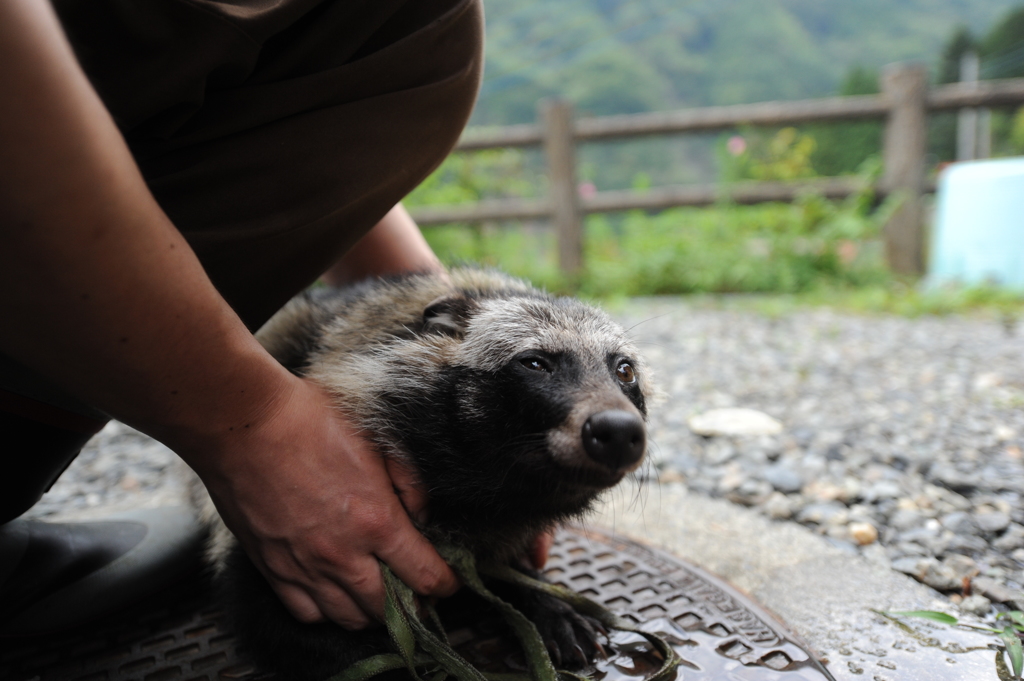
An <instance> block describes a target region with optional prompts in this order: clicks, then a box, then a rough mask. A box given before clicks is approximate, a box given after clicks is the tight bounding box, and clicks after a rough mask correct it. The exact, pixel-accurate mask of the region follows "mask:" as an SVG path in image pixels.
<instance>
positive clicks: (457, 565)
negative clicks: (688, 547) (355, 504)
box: [328, 545, 680, 681]
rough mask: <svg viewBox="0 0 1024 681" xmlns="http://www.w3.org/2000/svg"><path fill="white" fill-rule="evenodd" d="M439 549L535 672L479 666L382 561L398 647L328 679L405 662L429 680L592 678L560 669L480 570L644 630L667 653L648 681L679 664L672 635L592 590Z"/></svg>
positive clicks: (664, 677) (362, 678)
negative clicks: (648, 628)
mask: <svg viewBox="0 0 1024 681" xmlns="http://www.w3.org/2000/svg"><path fill="white" fill-rule="evenodd" d="M437 550H438V552H439V553H440V554H441V556H442V557H443V558H444V559H445V560H446V561H447V562H448V564H449V565H451V566H452V569H453V570H454V571H455V573H456V574H457V575H458V576H459V577H460V578H461V579H462V583H463V585H464V586H465V587H466V588H468V589H469V590H470V591H472V592H473V593H475V594H477V595H478V596H480V597H481V598H483V599H484V600H485V601H487V602H488V603H489V604H491V605H492V606H493V607H494V608H495V609H496V610H497V611H498V612H499V613H500V614H501V615H502V617H504V619H505V621H506V623H507V624H508V625H509V627H510V628H511V629H512V632H513V633H514V634H515V636H516V638H517V639H518V640H519V643H520V645H521V646H522V648H523V654H524V657H525V658H526V665H527V669H528V670H529V674H514V673H513V674H485V673H483V672H481V671H480V670H478V669H477V668H476V667H474V666H473V665H472V664H470V662H469V661H467V660H466V659H465V658H463V657H462V656H461V655H459V654H458V653H457V652H455V650H454V649H453V648H452V647H451V645H450V644H449V643H448V639H447V637H446V636H445V634H444V629H443V628H442V626H441V622H440V620H439V619H438V617H437V612H436V611H435V610H434V609H433V607H431V606H427V612H428V615H429V619H430V622H431V624H432V625H433V626H434V628H435V629H437V633H434V632H433V631H431V630H430V629H429V628H428V627H427V626H426V625H425V624H424V623H423V621H422V620H420V617H419V613H418V611H417V607H416V595H415V594H414V593H413V590H412V589H410V588H409V587H408V586H406V585H405V584H404V583H403V582H402V581H401V580H400V579H398V577H396V576H395V574H394V573H393V572H391V570H390V569H389V568H388V567H387V566H386V565H384V564H383V563H381V575H382V576H383V579H384V623H385V625H386V626H387V630H388V636H389V637H390V638H391V644H392V647H393V648H394V649H395V652H393V653H385V654H381V655H375V656H373V657H370V658H367V659H365V660H361V661H360V662H357V663H355V664H354V665H352V666H351V667H348V668H347V669H345V670H343V671H341V672H340V673H338V674H335V675H334V676H332V677H331V678H330V679H328V681H367V679H370V678H371V677H373V676H376V675H377V674H382V673H384V672H387V671H392V670H395V669H401V668H403V667H404V668H405V669H406V670H408V672H409V674H411V675H412V677H413V679H415V680H416V681H423V677H422V676H421V674H423V675H424V676H429V677H430V678H429V681H445V680H446V679H447V677H449V676H452V677H455V678H456V679H458V681H589V680H588V679H587V678H586V677H583V676H580V675H579V674H574V673H572V672H568V671H564V670H557V669H555V666H554V664H552V662H551V657H550V655H548V651H547V647H546V646H545V645H544V641H543V640H542V639H541V636H540V632H538V631H537V627H536V626H534V624H533V622H531V621H530V620H528V619H527V618H526V616H525V615H523V613H521V612H519V611H518V610H516V609H515V608H514V607H512V605H510V604H509V603H507V602H505V601H504V600H502V599H501V598H499V597H498V596H496V595H495V594H494V593H492V592H491V591H490V590H489V589H488V588H487V587H486V586H485V585H484V582H483V580H482V579H481V578H480V575H485V576H487V577H490V578H492V579H496V580H498V581H502V582H508V583H511V584H515V585H517V586H521V587H525V588H528V589H533V590H535V591H540V592H542V593H545V594H548V595H550V596H554V597H555V598H559V599H561V600H563V601H565V602H566V603H568V604H569V605H571V606H572V607H573V608H574V609H575V610H576V611H577V612H579V613H580V614H583V615H587V616H589V617H592V618H594V619H595V620H597V621H598V622H600V623H601V624H602V625H603V626H605V627H607V628H609V629H620V630H622V631H630V632H635V633H637V634H640V635H641V636H643V637H644V638H646V639H647V640H648V641H649V642H650V643H651V645H653V646H654V649H655V650H657V651H658V653H659V654H660V655H661V656H662V659H663V662H662V664H661V667H660V668H659V669H658V671H656V672H654V674H652V675H651V676H650V677H648V678H647V679H646V681H670V679H671V677H672V674H673V673H674V672H675V669H676V667H678V666H679V663H680V659H679V656H678V655H676V652H675V650H673V648H672V646H671V645H669V644H668V642H667V641H665V640H664V639H662V638H661V637H659V636H657V635H655V634H651V633H648V632H645V631H640V630H639V629H638V628H637V627H635V626H634V625H633V624H632V623H631V622H628V621H626V620H624V619H622V618H621V617H618V616H616V615H615V614H614V613H612V612H611V611H609V610H608V609H607V608H605V607H604V606H603V605H600V604H599V603H596V602H594V601H592V600H590V599H589V598H587V597H586V596H582V595H580V594H578V593H576V592H575V591H572V590H570V589H566V588H564V587H561V586H557V585H555V584H549V583H547V582H542V581H540V580H538V579H533V578H532V577H528V576H527V575H524V574H523V573H521V572H519V571H518V570H515V569H513V568H511V567H509V566H507V565H498V564H486V565H482V566H479V568H478V566H477V564H476V559H475V558H474V556H473V554H472V553H470V552H469V551H467V550H465V549H461V548H457V547H454V546H450V545H448V546H444V545H443V546H438V547H437Z"/></svg>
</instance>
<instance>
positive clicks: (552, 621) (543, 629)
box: [526, 593, 607, 670]
mask: <svg viewBox="0 0 1024 681" xmlns="http://www.w3.org/2000/svg"><path fill="white" fill-rule="evenodd" d="M530 601H531V603H530V605H529V608H528V610H529V612H527V613H526V614H527V616H528V617H529V618H530V620H531V621H533V623H534V625H535V626H536V627H537V631H539V632H540V637H541V640H543V641H544V643H545V645H547V649H548V653H549V654H550V655H551V661H552V662H554V663H555V667H557V668H559V669H569V670H573V669H582V668H584V667H586V666H587V665H589V664H590V663H591V662H593V661H594V660H595V659H596V658H597V657H598V656H601V657H605V650H604V647H603V646H602V645H601V638H602V636H603V635H605V634H607V632H606V631H605V630H604V627H603V626H601V623H600V622H598V621H597V620H595V619H593V618H591V617H587V616H586V615H581V614H580V613H578V612H576V610H574V609H573V607H572V606H571V605H569V604H568V603H566V602H565V601H561V600H559V599H557V598H555V597H553V596H548V595H547V594H538V593H535V594H531V598H530ZM606 640H607V639H606Z"/></svg>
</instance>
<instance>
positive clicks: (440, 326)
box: [423, 294, 476, 336]
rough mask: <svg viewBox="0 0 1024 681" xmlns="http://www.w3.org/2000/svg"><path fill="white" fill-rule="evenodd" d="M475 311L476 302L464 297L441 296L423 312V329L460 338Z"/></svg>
mask: <svg viewBox="0 0 1024 681" xmlns="http://www.w3.org/2000/svg"><path fill="white" fill-rule="evenodd" d="M475 309H476V302H475V301H473V300H470V299H469V298H467V297H466V296H463V295H458V294H456V295H452V296H442V297H440V298H438V299H437V300H435V301H434V302H432V303H431V304H430V305H427V308H426V309H425V310H423V327H424V329H426V330H427V331H440V332H441V333H444V334H447V335H449V336H461V335H462V334H463V333H465V331H466V325H467V323H468V322H469V318H470V317H471V316H472V314H473V311H474V310H475Z"/></svg>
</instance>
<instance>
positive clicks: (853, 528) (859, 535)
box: [849, 523, 878, 546]
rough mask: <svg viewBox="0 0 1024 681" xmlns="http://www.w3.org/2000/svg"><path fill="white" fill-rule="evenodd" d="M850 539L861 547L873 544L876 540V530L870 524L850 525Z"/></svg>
mask: <svg viewBox="0 0 1024 681" xmlns="http://www.w3.org/2000/svg"><path fill="white" fill-rule="evenodd" d="M849 529H850V537H852V538H853V540H854V541H855V542H857V543H858V544H860V545H861V546H867V545H868V544H874V543H875V542H876V541H877V540H878V530H877V529H876V528H875V526H874V525H872V524H871V523H850V526H849Z"/></svg>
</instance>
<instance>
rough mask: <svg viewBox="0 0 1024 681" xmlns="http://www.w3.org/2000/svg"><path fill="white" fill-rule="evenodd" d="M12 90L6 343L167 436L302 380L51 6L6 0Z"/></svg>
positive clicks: (209, 423) (1, 158)
mask: <svg viewBox="0 0 1024 681" xmlns="http://www.w3.org/2000/svg"><path fill="white" fill-rule="evenodd" d="M0 92H3V93H4V97H3V100H4V105H3V107H0V230H2V234H3V236H2V239H3V245H2V247H0V318H2V319H3V323H2V324H0V349H2V350H3V351H4V352H6V353H7V354H9V355H11V356H13V357H15V358H17V359H19V360H20V361H22V362H24V363H25V364H26V365H28V366H31V367H33V368H35V369H36V370H38V371H40V372H41V373H43V374H45V375H48V376H49V377H51V378H53V379H54V380H56V381H57V382H58V384H60V385H62V386H63V387H64V388H65V389H67V390H68V391H69V392H71V393H72V394H74V395H76V396H78V397H80V398H82V399H84V400H85V401H87V402H90V403H92V404H94V405H96V406H97V407H99V408H100V409H102V410H104V411H107V412H108V413H110V414H111V415H113V416H115V417H117V418H119V419H121V420H124V421H126V422H128V423H131V424H133V425H136V426H138V427H140V428H142V429H143V430H147V431H148V432H150V433H152V434H153V435H155V436H157V437H160V438H162V439H165V440H172V441H174V440H180V439H182V438H186V439H187V438H190V437H195V438H216V437H218V436H220V435H224V434H226V433H228V432H230V431H231V430H232V429H235V428H241V429H244V428H245V426H246V424H247V422H248V420H249V419H251V418H253V417H254V416H255V415H258V413H259V411H260V410H261V409H264V408H265V405H267V404H269V403H270V401H271V399H270V398H271V397H272V393H273V392H274V391H276V390H280V389H282V388H283V387H287V386H288V385H290V376H289V375H288V374H287V373H286V372H284V370H283V369H281V368H280V367H279V366H278V365H277V364H276V363H275V362H274V361H273V360H272V359H271V358H270V357H269V355H267V354H266V353H265V352H264V351H263V350H262V348H261V347H260V346H259V345H258V343H257V342H256V341H255V340H254V339H253V337H252V336H251V334H249V333H248V331H247V330H246V329H245V327H244V325H243V324H242V323H241V321H240V320H239V319H238V318H237V316H236V315H235V314H234V313H233V312H232V310H231V309H230V308H229V307H228V305H227V304H226V303H225V302H224V300H223V299H222V298H221V297H220V295H219V294H218V293H217V291H216V290H215V289H214V287H213V285H212V284H211V283H210V281H209V279H208V277H207V276H206V274H205V273H204V271H203V269H202V267H201V266H200V264H199V262H198V260H197V259H196V257H195V255H194V253H193V252H192V251H191V249H190V248H189V246H188V244H187V243H186V242H185V240H184V239H183V238H182V236H181V234H180V233H179V232H178V231H177V230H176V229H175V228H174V226H173V225H172V224H171V223H170V221H169V220H168V219H167V217H166V216H165V215H164V213H163V212H162V211H161V209H160V207H159V206H158V205H157V204H156V202H155V200H154V199H153V198H152V196H151V195H150V193H149V191H148V189H147V188H146V185H145V182H144V181H143V179H142V177H141V175H140V173H139V171H138V169H137V167H136V165H135V163H134V160H133V159H132V157H131V155H130V152H129V151H128V149H127V147H126V145H125V143H124V141H123V139H122V137H121V135H120V133H119V131H118V130H117V128H116V126H115V125H114V123H113V121H112V120H111V118H110V116H109V114H108V113H107V111H106V110H105V109H104V107H103V105H102V103H101V102H100V100H99V99H98V97H97V96H96V94H95V92H94V91H93V90H92V88H91V86H90V85H89V83H88V81H87V79H86V77H85V75H84V74H83V73H82V71H81V70H80V68H79V67H78V65H77V62H76V61H75V59H74V57H73V55H72V53H71V50H70V47H69V46H68V44H67V42H66V41H65V40H64V39H63V36H62V32H61V30H60V27H59V25H58V23H57V21H56V18H55V17H54V15H53V12H52V10H51V9H50V7H49V5H48V4H47V3H45V2H42V1H40V0H5V2H3V3H0ZM186 449H187V447H186Z"/></svg>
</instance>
